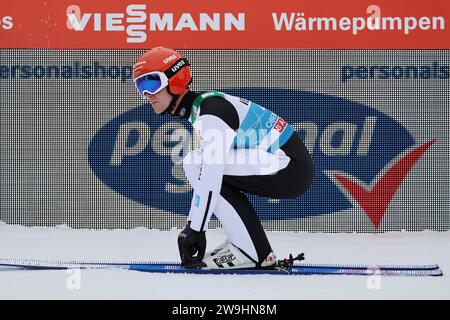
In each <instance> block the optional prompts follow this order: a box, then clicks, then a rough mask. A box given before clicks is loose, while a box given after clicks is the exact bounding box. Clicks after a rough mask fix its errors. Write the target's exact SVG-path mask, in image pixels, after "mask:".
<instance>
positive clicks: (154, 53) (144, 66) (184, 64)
mask: <svg viewBox="0 0 450 320" xmlns="http://www.w3.org/2000/svg"><path fill="white" fill-rule="evenodd" d="M155 71H159V72H163V73H164V74H165V75H166V76H167V80H168V81H167V82H168V84H167V85H166V86H168V90H169V93H171V94H173V95H180V94H182V93H183V92H184V91H185V90H186V89H187V87H188V86H189V84H190V83H191V82H192V74H191V68H190V67H189V62H188V61H187V59H186V58H185V57H183V55H181V54H180V53H179V52H177V51H175V50H172V49H168V48H164V47H156V48H153V49H150V50H148V51H147V52H145V53H144V54H143V55H141V56H140V57H139V58H138V59H137V61H136V63H135V64H134V65H133V81H136V80H137V79H138V78H140V77H143V76H144V75H147V74H150V73H152V72H155Z"/></svg>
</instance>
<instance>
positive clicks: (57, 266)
mask: <svg viewBox="0 0 450 320" xmlns="http://www.w3.org/2000/svg"><path fill="white" fill-rule="evenodd" d="M0 269H16V270H20V269H22V270H64V269H126V270H134V271H142V272H152V273H190V274H267V275H314V274H315V275H366V276H368V275H382V276H441V275H443V273H442V271H441V270H440V269H439V266H438V265H437V264H432V265H378V266H377V265H353V264H305V263H301V264H300V263H298V264H293V265H290V266H286V267H282V268H275V269H264V270H256V269H244V270H242V269H240V270H230V269H218V270H217V269H214V270H210V269H187V268H184V267H182V266H181V265H180V264H179V263H175V262H147V261H142V262H138V261H134V262H89V261H53V260H48V261H46V260H27V259H2V258H0Z"/></svg>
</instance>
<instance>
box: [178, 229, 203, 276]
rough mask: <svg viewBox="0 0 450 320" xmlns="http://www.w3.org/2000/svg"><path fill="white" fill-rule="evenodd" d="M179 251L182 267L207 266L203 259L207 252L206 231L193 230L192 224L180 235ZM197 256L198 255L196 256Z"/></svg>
mask: <svg viewBox="0 0 450 320" xmlns="http://www.w3.org/2000/svg"><path fill="white" fill-rule="evenodd" d="M178 249H179V251H180V257H181V265H182V266H184V267H187V268H201V267H204V266H205V264H204V263H203V262H202V259H203V258H204V257H205V251H206V235H205V231H195V230H193V229H191V224H190V222H188V224H187V226H186V227H185V228H184V229H183V231H181V232H180V234H179V235H178ZM195 254H197V255H196V256H195Z"/></svg>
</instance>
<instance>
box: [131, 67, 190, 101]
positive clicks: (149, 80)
mask: <svg viewBox="0 0 450 320" xmlns="http://www.w3.org/2000/svg"><path fill="white" fill-rule="evenodd" d="M187 66H189V62H188V61H187V59H185V58H182V59H180V60H178V61H177V62H176V63H175V64H174V65H173V66H172V67H171V68H169V69H167V70H166V71H164V72H162V71H152V72H147V73H145V74H143V75H140V76H139V77H137V78H136V80H134V84H135V85H136V89H137V91H138V92H139V94H140V95H141V96H142V97H143V98H145V94H146V93H149V94H156V93H158V92H160V91H161V90H162V89H164V88H165V87H167V85H168V84H169V79H170V78H172V77H173V76H174V75H175V74H176V73H177V72H179V71H180V70H181V69H183V68H184V67H187Z"/></svg>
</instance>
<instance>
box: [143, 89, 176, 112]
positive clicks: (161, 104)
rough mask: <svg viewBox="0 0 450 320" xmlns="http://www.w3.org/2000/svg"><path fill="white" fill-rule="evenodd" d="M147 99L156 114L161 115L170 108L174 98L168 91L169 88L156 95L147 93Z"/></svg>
mask: <svg viewBox="0 0 450 320" xmlns="http://www.w3.org/2000/svg"><path fill="white" fill-rule="evenodd" d="M145 97H146V98H147V99H148V101H150V103H151V104H152V107H153V110H154V111H155V113H157V114H160V113H162V112H163V111H164V110H166V109H167V107H169V104H170V102H171V101H172V96H171V95H170V93H169V92H168V91H167V88H164V89H162V90H161V91H160V92H158V93H156V94H149V93H145Z"/></svg>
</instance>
